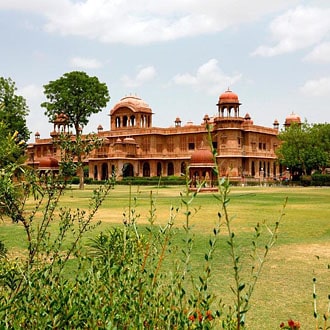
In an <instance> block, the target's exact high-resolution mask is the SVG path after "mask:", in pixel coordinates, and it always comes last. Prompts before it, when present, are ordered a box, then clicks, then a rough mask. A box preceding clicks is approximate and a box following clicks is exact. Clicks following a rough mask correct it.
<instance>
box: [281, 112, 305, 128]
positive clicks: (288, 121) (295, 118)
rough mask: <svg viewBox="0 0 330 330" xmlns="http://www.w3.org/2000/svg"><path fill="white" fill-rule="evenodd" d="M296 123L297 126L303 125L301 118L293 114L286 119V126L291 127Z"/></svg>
mask: <svg viewBox="0 0 330 330" xmlns="http://www.w3.org/2000/svg"><path fill="white" fill-rule="evenodd" d="M293 123H296V124H301V119H300V117H299V116H298V115H297V114H295V113H294V112H292V113H291V114H290V115H289V116H287V117H286V118H285V123H284V125H285V126H290V125H291V124H293Z"/></svg>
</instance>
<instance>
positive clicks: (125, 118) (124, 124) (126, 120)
mask: <svg viewBox="0 0 330 330" xmlns="http://www.w3.org/2000/svg"><path fill="white" fill-rule="evenodd" d="M127 124H128V119H127V116H124V117H123V127H127Z"/></svg>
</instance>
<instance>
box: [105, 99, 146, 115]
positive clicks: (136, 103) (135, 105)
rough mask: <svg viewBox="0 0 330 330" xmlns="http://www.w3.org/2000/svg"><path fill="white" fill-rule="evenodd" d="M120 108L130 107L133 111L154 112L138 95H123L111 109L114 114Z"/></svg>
mask: <svg viewBox="0 0 330 330" xmlns="http://www.w3.org/2000/svg"><path fill="white" fill-rule="evenodd" d="M119 108H129V109H130V110H132V111H133V112H148V113H152V111H151V108H150V106H149V104H147V103H146V102H145V101H143V100H142V99H141V98H140V97H138V96H125V97H123V98H122V99H121V100H120V101H119V102H118V103H117V104H115V106H114V107H113V108H112V110H111V111H110V115H112V114H113V113H114V112H115V111H116V110H118V109H119Z"/></svg>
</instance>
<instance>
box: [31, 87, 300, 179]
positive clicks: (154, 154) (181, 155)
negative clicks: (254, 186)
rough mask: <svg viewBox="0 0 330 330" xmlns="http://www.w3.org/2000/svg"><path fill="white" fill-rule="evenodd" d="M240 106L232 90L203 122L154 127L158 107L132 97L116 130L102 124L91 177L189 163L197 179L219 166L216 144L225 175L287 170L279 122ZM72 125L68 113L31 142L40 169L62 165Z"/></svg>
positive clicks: (113, 114)
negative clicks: (58, 141)
mask: <svg viewBox="0 0 330 330" xmlns="http://www.w3.org/2000/svg"><path fill="white" fill-rule="evenodd" d="M240 105H241V103H240V102H239V98H238V95H237V94H235V93H233V92H232V91H230V90H227V91H225V92H224V93H222V94H221V95H220V97H219V100H218V103H217V114H216V115H215V116H214V117H209V116H208V115H205V116H204V118H203V120H202V122H201V123H200V124H198V125H195V124H193V123H191V122H188V123H187V124H185V125H182V122H181V120H180V118H176V119H175V121H174V125H173V127H167V128H161V127H153V125H152V117H153V112H152V109H151V108H150V107H149V105H148V104H147V103H146V102H144V101H143V100H142V99H141V98H139V97H137V96H126V97H124V98H122V99H121V100H120V101H119V102H118V103H117V104H116V105H115V106H114V107H113V108H112V109H111V111H110V130H104V129H103V127H102V126H101V125H99V127H98V128H97V133H96V134H97V136H98V137H99V138H100V139H101V140H102V141H103V143H102V145H101V147H100V148H98V149H96V150H94V151H93V152H92V153H91V154H90V155H89V156H88V157H87V158H86V159H84V162H85V164H86V165H88V168H89V177H90V178H93V179H94V180H105V179H107V178H108V177H109V176H110V175H111V173H112V172H113V171H116V173H117V174H118V175H119V176H121V177H127V176H130V177H135V176H143V177H150V176H180V175H182V173H185V172H186V169H188V168H189V169H190V170H189V171H190V172H189V173H190V176H191V178H192V179H193V180H195V179H200V178H201V177H202V178H204V179H205V178H207V179H208V178H209V177H210V175H211V174H212V171H211V168H212V166H213V165H214V159H213V154H212V153H211V151H210V147H209V146H210V144H211V143H212V145H213V148H214V150H216V162H217V165H218V169H219V173H220V175H221V176H229V177H230V178H232V179H233V180H241V179H242V178H251V179H253V178H254V179H260V178H262V179H265V180H266V179H276V178H279V177H280V176H281V175H282V174H281V173H282V169H281V167H280V165H279V164H278V163H277V161H276V154H275V150H276V148H277V147H278V145H279V140H278V137H277V135H278V132H279V123H278V121H277V120H275V121H274V123H273V127H264V126H258V125H254V123H253V121H252V119H251V117H250V115H249V114H245V115H244V116H241V114H240ZM289 117H290V116H289ZM289 117H287V119H286V123H285V125H289V124H290V122H292V121H300V118H299V117H298V116H296V115H291V117H290V118H289ZM208 129H209V132H210V134H209V133H208ZM66 130H68V126H67V122H66V117H65V116H64V115H61V114H60V115H59V116H58V117H57V119H56V120H55V121H54V131H53V132H51V133H50V136H51V138H47V139H41V138H40V134H39V133H36V134H35V142H34V143H31V144H30V145H29V146H28V154H29V159H28V164H30V165H31V166H33V167H34V168H38V169H39V170H47V169H48V170H54V169H55V170H56V168H58V162H59V161H60V155H61V153H60V150H58V148H56V147H55V144H54V138H55V137H56V136H58V135H59V134H60V133H61V132H63V131H64V132H65V131H66ZM212 164H213V165H212ZM211 179H212V178H211Z"/></svg>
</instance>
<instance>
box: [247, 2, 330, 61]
mask: <svg viewBox="0 0 330 330" xmlns="http://www.w3.org/2000/svg"><path fill="white" fill-rule="evenodd" d="M329 17H330V9H322V8H314V7H303V6H299V7H297V8H296V9H294V10H289V11H287V12H286V13H285V14H283V15H281V16H279V17H277V18H276V19H275V20H273V22H272V23H271V25H270V32H271V38H272V40H273V44H274V45H273V46H268V45H267V46H265V45H262V46H260V47H258V48H257V49H256V50H255V51H254V52H253V53H252V55H260V56H275V55H280V54H284V53H290V52H294V51H296V50H299V49H304V48H306V47H310V46H313V45H315V44H317V43H319V42H321V41H322V39H323V38H325V37H326V36H327V35H329V32H330V20H329Z"/></svg>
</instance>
